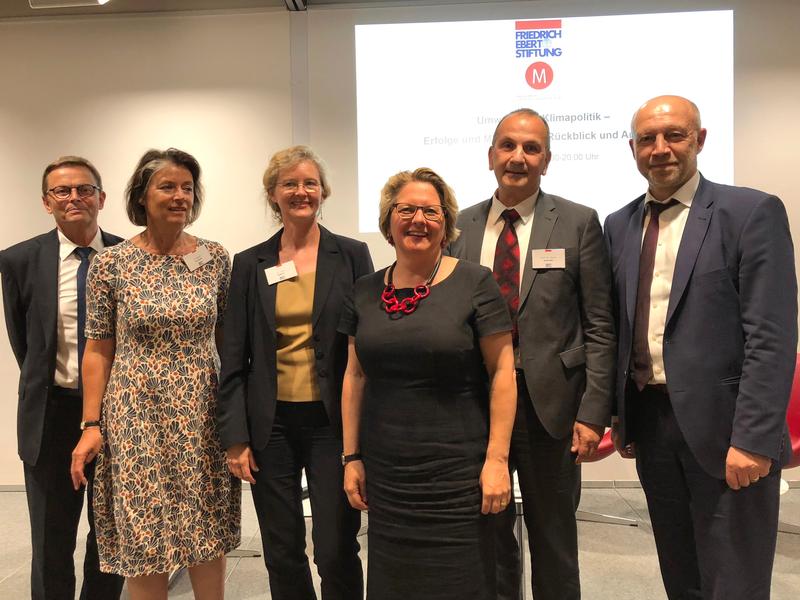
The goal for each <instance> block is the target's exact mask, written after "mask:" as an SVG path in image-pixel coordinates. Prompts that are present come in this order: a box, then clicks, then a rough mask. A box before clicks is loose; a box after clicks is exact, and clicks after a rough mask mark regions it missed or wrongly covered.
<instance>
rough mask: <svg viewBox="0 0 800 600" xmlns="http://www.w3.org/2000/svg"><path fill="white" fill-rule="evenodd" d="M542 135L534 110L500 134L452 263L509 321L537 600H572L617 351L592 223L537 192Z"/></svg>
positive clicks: (508, 542)
mask: <svg viewBox="0 0 800 600" xmlns="http://www.w3.org/2000/svg"><path fill="white" fill-rule="evenodd" d="M550 157H551V154H550V129H549V127H548V125H547V122H546V121H545V119H544V118H543V117H542V116H541V115H539V114H538V113H536V112H535V111H533V110H530V109H520V110H516V111H514V112H512V113H510V114H508V115H506V116H505V117H503V118H502V119H501V120H500V122H499V123H498V125H497V129H496V130H495V132H494V137H493V139H492V145H491V147H490V148H489V168H490V169H491V170H493V171H494V174H495V177H496V179H497V186H498V187H497V191H496V192H495V194H494V196H493V197H492V198H490V199H489V200H486V201H484V202H481V203H480V204H478V205H476V206H472V207H470V208H468V209H466V210H464V211H462V213H461V214H460V215H459V218H458V227H459V228H460V229H461V231H462V233H461V236H460V237H459V238H458V240H456V241H455V242H454V243H453V245H452V247H451V249H450V251H451V254H452V255H453V256H456V257H458V258H463V259H467V260H471V261H474V262H479V263H481V264H482V265H484V266H486V267H488V268H490V269H492V270H493V272H494V275H495V279H496V280H497V282H498V285H499V286H500V290H501V292H502V293H503V295H504V296H505V298H506V300H507V302H508V307H509V312H510V313H511V316H512V319H513V321H514V342H515V354H516V360H517V397H518V405H517V417H516V422H515V424H514V433H513V436H512V441H511V462H512V467H515V468H516V469H517V477H518V479H519V484H520V490H521V491H522V502H523V507H524V514H525V524H526V526H527V528H528V539H529V544H530V553H531V562H532V569H531V570H532V577H531V580H532V586H533V596H534V598H536V600H576V599H577V598H580V578H579V572H578V541H577V526H576V523H575V511H576V510H577V508H578V501H579V499H580V482H581V475H580V463H581V462H582V461H583V460H585V459H587V458H589V457H591V456H592V455H593V454H594V452H595V451H596V449H597V445H598V443H599V441H600V437H601V436H602V434H603V431H604V428H605V426H606V425H608V424H609V422H610V414H611V393H612V384H613V377H614V366H615V365H614V355H615V353H616V339H615V336H614V328H613V322H612V308H611V269H610V266H609V262H608V255H607V252H606V247H605V244H604V243H603V234H602V231H601V229H600V222H599V220H598V218H597V213H596V212H595V211H594V210H593V209H591V208H588V207H586V206H582V205H580V204H575V203H574V202H570V201H569V200H565V199H564V198H560V197H558V196H553V195H551V194H547V193H545V192H543V191H542V190H541V189H540V187H539V184H540V181H541V177H542V176H543V175H544V174H545V173H546V172H547V166H548V164H549V163H550ZM514 517H515V512H514V507H513V506H511V507H509V509H508V510H507V511H505V513H503V514H502V515H500V516H499V518H498V520H497V540H498V548H497V555H498V558H497V560H498V573H497V576H498V581H497V587H498V594H497V597H498V599H502V600H516V599H517V598H519V547H518V545H517V542H516V540H515V538H514V534H513V525H514Z"/></svg>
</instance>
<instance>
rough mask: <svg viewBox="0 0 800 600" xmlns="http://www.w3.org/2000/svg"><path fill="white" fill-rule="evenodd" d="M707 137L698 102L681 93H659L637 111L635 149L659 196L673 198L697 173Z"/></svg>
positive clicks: (633, 133)
mask: <svg viewBox="0 0 800 600" xmlns="http://www.w3.org/2000/svg"><path fill="white" fill-rule="evenodd" d="M705 140H706V130H705V129H703V128H702V127H701V126H700V111H699V110H698V108H697V105H696V104H695V103H694V102H692V101H691V100H687V99H686V98H682V97H681V96H658V97H656V98H653V99H651V100H648V101H647V102H645V103H644V104H642V105H641V106H640V107H639V109H638V110H637V111H636V112H635V113H633V119H631V139H630V146H631V151H632V152H633V157H634V158H635V159H636V165H637V167H638V168H639V172H640V173H641V174H642V175H643V176H644V177H645V178H646V179H647V181H648V183H649V184H650V185H649V190H650V193H651V194H652V195H653V197H654V198H655V199H656V200H659V201H663V200H667V199H669V198H670V196H671V195H672V194H674V193H675V192H676V191H677V190H678V189H679V188H680V187H681V186H683V184H685V183H686V182H687V181H689V179H691V178H692V177H693V176H694V174H695V173H696V172H697V155H698V154H699V153H700V152H701V151H702V150H703V145H704V144H705Z"/></svg>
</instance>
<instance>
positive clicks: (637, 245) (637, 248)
mask: <svg viewBox="0 0 800 600" xmlns="http://www.w3.org/2000/svg"><path fill="white" fill-rule="evenodd" d="M644 205H645V203H644V196H642V197H641V198H640V199H639V206H638V208H637V209H636V210H635V211H634V213H633V215H632V216H631V218H630V220H629V221H628V230H627V231H626V232H625V244H624V246H623V247H624V248H625V265H624V269H625V271H624V273H625V307H626V310H625V314H626V316H627V317H628V326H629V327H630V330H631V331H633V318H634V315H635V314H636V294H637V293H638V291H639V256H640V255H641V253H642V235H643V230H642V228H643V224H644Z"/></svg>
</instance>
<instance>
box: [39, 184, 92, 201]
mask: <svg viewBox="0 0 800 600" xmlns="http://www.w3.org/2000/svg"><path fill="white" fill-rule="evenodd" d="M72 190H75V191H76V192H78V196H79V197H80V198H89V197H90V196H94V193H95V192H99V191H101V190H100V188H99V187H97V186H96V185H94V184H91V183H82V184H80V185H57V186H56V187H54V188H50V189H49V190H47V193H48V194H51V195H52V196H53V197H54V198H57V199H59V200H69V199H70V197H71V196H72Z"/></svg>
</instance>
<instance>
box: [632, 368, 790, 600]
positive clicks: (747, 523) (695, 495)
mask: <svg viewBox="0 0 800 600" xmlns="http://www.w3.org/2000/svg"><path fill="white" fill-rule="evenodd" d="M629 387H632V388H634V391H632V392H630V395H629V398H630V399H629V406H630V409H629V417H630V419H631V425H632V426H633V429H632V430H631V437H632V439H633V440H635V443H636V469H637V471H638V473H639V479H640V480H641V483H642V489H643V490H644V492H645V495H646V497H647V507H648V510H649V511H650V519H651V522H652V524H653V533H654V535H655V541H656V548H657V550H658V561H659V564H660V566H661V576H662V579H663V581H664V587H665V588H666V592H667V596H668V597H669V598H670V600H687V599H690V598H703V599H705V600H766V599H768V598H769V596H770V583H771V579H772V564H773V560H774V557H775V544H776V539H777V531H778V507H779V495H780V491H779V488H780V470H779V469H776V468H773V469H772V471H771V472H770V474H769V475H768V476H767V477H762V478H761V479H760V480H759V481H758V482H757V483H755V484H751V485H750V487H747V488H742V489H741V490H738V491H737V490H732V489H730V488H729V487H728V485H727V483H726V482H725V480H724V479H717V478H716V477H712V476H711V475H709V474H708V473H707V472H706V471H704V470H703V469H702V467H700V465H699V464H698V463H697V461H696V460H695V458H694V456H693V455H692V452H691V450H690V449H689V447H688V446H687V444H686V440H685V439H684V437H683V434H682V433H681V430H680V426H679V424H678V422H677V420H676V419H675V415H674V413H673V410H672V404H671V403H670V400H669V396H668V395H667V393H666V391H665V390H664V388H663V386H647V387H646V388H645V391H644V392H641V393H640V392H638V390H635V385H633V384H631V385H629Z"/></svg>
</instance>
